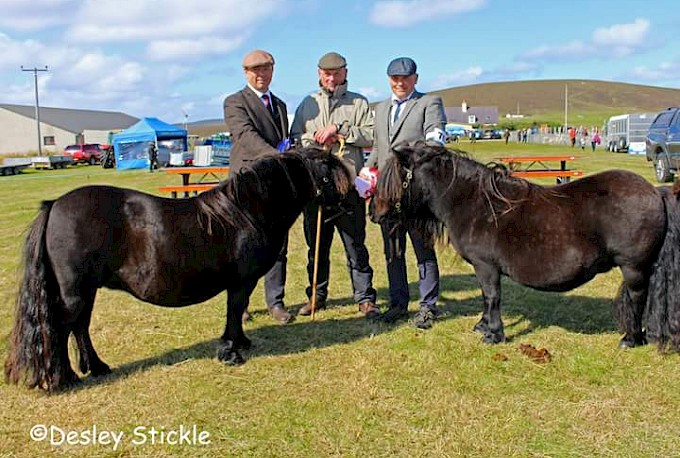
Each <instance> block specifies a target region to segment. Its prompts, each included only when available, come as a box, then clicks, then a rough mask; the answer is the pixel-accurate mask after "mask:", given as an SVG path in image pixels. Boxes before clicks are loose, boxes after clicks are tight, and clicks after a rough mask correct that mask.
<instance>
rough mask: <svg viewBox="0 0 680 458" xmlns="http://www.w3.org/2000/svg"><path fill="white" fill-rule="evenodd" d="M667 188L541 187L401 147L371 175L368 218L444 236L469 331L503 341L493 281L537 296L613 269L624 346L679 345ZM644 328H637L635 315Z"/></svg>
mask: <svg viewBox="0 0 680 458" xmlns="http://www.w3.org/2000/svg"><path fill="white" fill-rule="evenodd" d="M676 195H677V190H675V189H671V188H655V187H654V186H652V185H651V184H650V183H648V182H647V181H646V180H644V179H643V178H642V177H640V176H638V175H636V174H634V173H631V172H627V171H623V170H611V171H606V172H602V173H598V174H594V175H591V176H587V177H584V178H582V179H579V180H576V181H573V182H571V183H566V184H561V185H558V186H553V187H543V186H539V185H537V184H533V183H530V182H528V181H526V180H523V179H520V178H514V177H512V176H511V175H510V172H509V171H508V170H507V169H506V168H505V167H504V166H502V165H498V164H489V165H483V164H481V163H479V162H476V161H474V160H472V159H470V158H468V157H467V156H466V155H465V153H464V152H462V151H457V150H454V151H452V150H449V149H446V148H443V147H439V146H431V145H429V144H425V143H417V144H414V145H405V146H402V147H399V148H397V149H396V150H395V151H394V158H393V159H392V161H390V162H389V163H388V165H387V166H386V167H385V168H384V169H383V170H381V174H380V177H379V179H378V186H377V190H376V195H375V196H374V200H373V214H372V217H373V220H374V221H376V222H381V221H383V222H386V223H387V224H412V225H414V227H416V228H419V229H420V230H421V231H422V232H423V233H424V234H425V235H426V236H428V237H432V238H433V239H434V238H437V237H444V236H448V239H449V241H450V242H451V243H452V244H453V246H454V248H455V249H456V250H457V251H458V253H460V255H461V256H462V257H463V258H464V259H465V260H466V261H468V262H469V263H470V264H472V266H473V267H474V269H475V275H476V276H477V279H478V281H479V283H480V285H481V288H482V295H483V298H484V310H483V314H482V318H481V319H480V321H479V322H478V323H477V324H476V325H475V331H478V332H480V333H482V334H483V336H484V338H483V339H484V341H485V342H487V343H497V342H501V341H504V340H505V335H504V331H503V322H502V320H501V312H500V303H501V288H500V285H501V282H500V279H501V275H506V276H508V277H510V278H512V279H513V280H515V281H516V282H518V283H521V284H523V285H526V286H529V287H532V288H535V289H538V290H543V291H568V290H571V289H573V288H575V287H577V286H579V285H581V284H583V283H585V282H587V281H589V280H591V279H592V278H593V277H595V275H596V274H598V273H601V272H607V271H609V270H611V269H612V268H613V267H615V266H619V267H620V268H621V272H622V274H623V284H622V285H621V289H620V291H619V294H618V297H617V298H616V300H615V315H616V318H617V322H618V324H619V328H620V330H621V332H622V333H623V334H624V336H623V338H622V339H621V342H620V346H621V347H623V348H627V347H633V346H637V345H642V344H645V343H646V342H647V340H650V341H651V340H655V341H658V342H659V343H660V344H661V345H662V347H666V346H668V345H669V344H670V345H671V346H672V347H673V348H674V349H676V350H677V349H679V348H680V209H679V207H678V199H677V197H676ZM645 307H647V309H646V314H647V316H646V319H647V327H646V332H645V331H644V330H643V321H644V318H645Z"/></svg>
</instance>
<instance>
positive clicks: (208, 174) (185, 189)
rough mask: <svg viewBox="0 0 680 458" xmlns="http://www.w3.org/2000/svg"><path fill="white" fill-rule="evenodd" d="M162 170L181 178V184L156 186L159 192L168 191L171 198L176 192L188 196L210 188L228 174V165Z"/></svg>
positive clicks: (175, 195) (174, 196)
mask: <svg viewBox="0 0 680 458" xmlns="http://www.w3.org/2000/svg"><path fill="white" fill-rule="evenodd" d="M162 171H163V172H165V173H168V174H171V175H179V176H181V178H182V184H181V185H177V186H161V187H160V188H158V190H159V191H160V192H169V193H170V195H171V196H172V197H173V198H176V197H177V195H178V193H182V195H183V196H184V197H189V196H190V195H191V194H193V195H197V194H198V193H199V192H202V191H207V190H208V189H212V188H213V187H215V186H216V185H217V184H218V183H219V182H220V181H221V180H223V179H225V178H227V176H228V175H229V167H221V166H219V167H216V166H210V167H168V168H165V169H162Z"/></svg>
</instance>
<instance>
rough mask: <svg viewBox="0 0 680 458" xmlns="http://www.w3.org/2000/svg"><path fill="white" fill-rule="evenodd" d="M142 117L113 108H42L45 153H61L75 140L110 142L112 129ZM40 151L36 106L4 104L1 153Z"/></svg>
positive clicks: (0, 121)
mask: <svg viewBox="0 0 680 458" xmlns="http://www.w3.org/2000/svg"><path fill="white" fill-rule="evenodd" d="M137 121H139V119H137V118H135V117H133V116H129V115H126V114H125V113H120V112H113V111H93V110H74V109H67V108H50V107H40V136H41V142H42V146H41V149H42V152H43V154H52V153H55V154H58V153H60V152H61V151H63V150H64V147H66V146H67V145H72V144H74V143H108V139H109V132H116V131H119V130H122V129H127V128H128V127H130V126H131V125H133V124H134V123H136V122H137ZM37 151H38V127H37V125H36V119H35V107H33V106H22V105H7V104H0V154H7V153H35V152H37Z"/></svg>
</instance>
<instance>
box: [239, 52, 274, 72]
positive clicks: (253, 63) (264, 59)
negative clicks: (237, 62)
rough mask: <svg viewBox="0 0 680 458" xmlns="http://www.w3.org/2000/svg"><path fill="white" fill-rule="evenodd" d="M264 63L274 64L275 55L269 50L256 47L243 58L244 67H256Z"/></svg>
mask: <svg viewBox="0 0 680 458" xmlns="http://www.w3.org/2000/svg"><path fill="white" fill-rule="evenodd" d="M262 65H274V57H273V56H272V55H271V54H269V53H268V52H267V51H262V50H261V49H256V50H255V51H251V52H249V53H248V54H246V56H245V57H244V58H243V68H254V67H260V66H262Z"/></svg>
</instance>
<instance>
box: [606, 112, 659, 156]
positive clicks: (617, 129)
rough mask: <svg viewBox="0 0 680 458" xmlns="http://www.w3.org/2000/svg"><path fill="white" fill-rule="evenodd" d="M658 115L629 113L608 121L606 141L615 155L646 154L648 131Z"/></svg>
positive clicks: (608, 148) (613, 117)
mask: <svg viewBox="0 0 680 458" xmlns="http://www.w3.org/2000/svg"><path fill="white" fill-rule="evenodd" d="M657 114H658V113H657V112H654V113H629V114H622V115H617V116H612V117H611V118H609V120H608V121H607V129H606V135H605V139H606V140H605V141H606V145H607V150H608V151H611V152H613V153H619V152H627V153H629V154H645V141H646V138H647V130H648V129H649V126H650V125H651V124H652V121H654V118H655V117H656V115H657Z"/></svg>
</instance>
